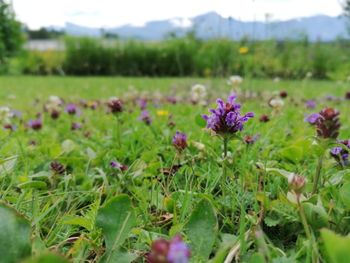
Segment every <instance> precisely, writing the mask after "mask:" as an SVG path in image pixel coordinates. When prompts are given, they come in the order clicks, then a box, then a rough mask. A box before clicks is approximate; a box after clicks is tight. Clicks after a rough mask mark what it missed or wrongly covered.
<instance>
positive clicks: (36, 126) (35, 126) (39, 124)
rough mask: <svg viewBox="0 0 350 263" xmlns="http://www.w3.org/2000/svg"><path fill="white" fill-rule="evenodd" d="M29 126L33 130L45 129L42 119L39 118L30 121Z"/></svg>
mask: <svg viewBox="0 0 350 263" xmlns="http://www.w3.org/2000/svg"><path fill="white" fill-rule="evenodd" d="M28 126H29V127H30V128H31V129H33V130H40V129H41V128H42V127H43V122H42V120H41V118H37V119H35V120H30V121H29V122H28Z"/></svg>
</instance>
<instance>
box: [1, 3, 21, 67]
mask: <svg viewBox="0 0 350 263" xmlns="http://www.w3.org/2000/svg"><path fill="white" fill-rule="evenodd" d="M22 44H23V34H22V28H21V23H20V22H18V21H17V20H16V18H15V14H14V12H13V9H12V5H11V4H10V3H9V2H8V1H6V0H0V67H1V66H2V65H4V64H5V62H6V60H7V58H8V57H11V56H13V55H15V54H16V53H17V52H18V51H19V50H20V49H21V46H22Z"/></svg>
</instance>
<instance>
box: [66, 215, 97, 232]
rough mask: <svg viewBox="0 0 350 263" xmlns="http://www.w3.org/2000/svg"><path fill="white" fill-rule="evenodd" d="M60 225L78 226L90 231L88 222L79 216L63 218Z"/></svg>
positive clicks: (90, 227)
mask: <svg viewBox="0 0 350 263" xmlns="http://www.w3.org/2000/svg"><path fill="white" fill-rule="evenodd" d="M62 224H65V225H78V226H81V227H84V228H85V229H87V230H92V225H91V223H90V220H89V219H88V218H85V217H81V216H66V217H64V218H63V222H62Z"/></svg>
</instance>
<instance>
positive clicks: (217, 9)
mask: <svg viewBox="0 0 350 263" xmlns="http://www.w3.org/2000/svg"><path fill="white" fill-rule="evenodd" d="M349 37H350V0H217V1H209V0H202V1H198V0H187V1H184V0H177V1H170V0H167V1H160V0H149V1H140V0H138V1H137V0H129V1H112V0H99V1H97V0H84V1H83V0H76V1H68V0H61V1H53V0H51V1H48V0H12V1H10V0H0V73H1V74H8V75H18V74H29V75H62V76H64V75H78V76H89V75H97V76H100V75H104V76H158V77H159V76H191V77H192V76H195V77H224V76H228V75H232V74H238V75H241V76H244V77H249V78H285V79H303V78H305V77H309V78H315V79H331V80H350V41H349Z"/></svg>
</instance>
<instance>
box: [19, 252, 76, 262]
mask: <svg viewBox="0 0 350 263" xmlns="http://www.w3.org/2000/svg"><path fill="white" fill-rule="evenodd" d="M23 263H69V261H68V260H66V259H64V258H63V257H61V256H58V255H55V254H52V253H49V254H44V255H40V256H38V257H35V258H32V259H29V260H26V261H24V262H23Z"/></svg>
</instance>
